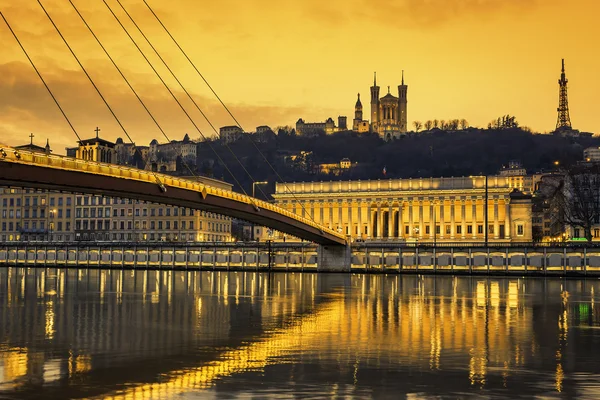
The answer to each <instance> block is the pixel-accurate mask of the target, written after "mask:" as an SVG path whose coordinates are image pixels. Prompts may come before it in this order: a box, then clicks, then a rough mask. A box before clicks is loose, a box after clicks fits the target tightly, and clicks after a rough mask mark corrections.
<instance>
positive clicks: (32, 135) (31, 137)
mask: <svg viewBox="0 0 600 400" xmlns="http://www.w3.org/2000/svg"><path fill="white" fill-rule="evenodd" d="M34 136H35V135H34V134H33V133H30V134H29V138H30V139H31V141H30V144H33V137H34Z"/></svg>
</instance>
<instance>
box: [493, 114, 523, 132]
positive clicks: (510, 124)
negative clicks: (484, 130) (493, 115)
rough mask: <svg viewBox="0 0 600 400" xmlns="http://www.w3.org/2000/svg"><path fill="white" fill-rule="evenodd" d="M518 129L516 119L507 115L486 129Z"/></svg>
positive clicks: (494, 121)
mask: <svg viewBox="0 0 600 400" xmlns="http://www.w3.org/2000/svg"><path fill="white" fill-rule="evenodd" d="M518 127H519V123H518V122H517V118H516V117H515V116H512V115H508V114H507V115H503V116H501V117H498V118H497V119H495V120H492V121H491V122H490V123H489V124H488V129H512V128H518Z"/></svg>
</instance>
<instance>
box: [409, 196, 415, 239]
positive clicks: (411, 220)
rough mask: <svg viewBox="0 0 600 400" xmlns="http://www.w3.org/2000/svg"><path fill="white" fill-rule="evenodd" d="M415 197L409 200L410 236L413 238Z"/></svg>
mask: <svg viewBox="0 0 600 400" xmlns="http://www.w3.org/2000/svg"><path fill="white" fill-rule="evenodd" d="M413 205H414V203H413V199H409V200H408V237H409V238H411V239H412V237H413V224H414V220H413Z"/></svg>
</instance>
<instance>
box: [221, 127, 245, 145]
mask: <svg viewBox="0 0 600 400" xmlns="http://www.w3.org/2000/svg"><path fill="white" fill-rule="evenodd" d="M242 135H244V130H243V129H242V128H240V127H239V126H237V125H231V126H222V127H221V128H219V138H220V139H221V141H222V142H224V143H232V142H235V141H236V140H238V139H239V138H241V137H242Z"/></svg>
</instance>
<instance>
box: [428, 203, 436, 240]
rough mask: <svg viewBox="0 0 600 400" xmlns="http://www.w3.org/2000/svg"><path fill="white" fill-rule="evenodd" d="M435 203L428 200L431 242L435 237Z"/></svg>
mask: <svg viewBox="0 0 600 400" xmlns="http://www.w3.org/2000/svg"><path fill="white" fill-rule="evenodd" d="M435 213H436V210H435V201H434V200H433V199H430V200H429V239H430V240H433V238H434V237H435V224H436V221H435V220H436V218H435Z"/></svg>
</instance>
